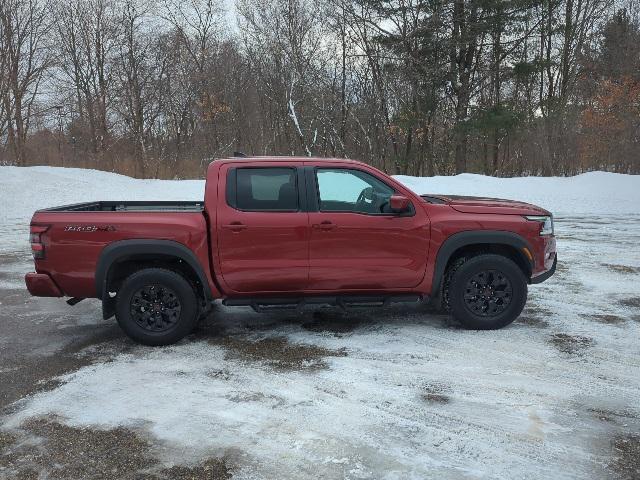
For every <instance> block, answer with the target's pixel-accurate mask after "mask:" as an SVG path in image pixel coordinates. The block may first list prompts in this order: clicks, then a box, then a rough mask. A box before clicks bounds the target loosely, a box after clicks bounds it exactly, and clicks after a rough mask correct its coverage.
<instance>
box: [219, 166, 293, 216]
mask: <svg viewBox="0 0 640 480" xmlns="http://www.w3.org/2000/svg"><path fill="white" fill-rule="evenodd" d="M234 174H235V177H236V178H235V186H236V192H235V198H234V199H232V201H233V200H235V205H232V206H234V207H236V208H238V209H240V210H249V211H265V210H266V211H269V210H275V211H295V210H298V186H297V183H296V170H295V169H294V168H276V167H274V168H238V169H236V170H235V172H234ZM232 177H233V175H231V176H230V180H231V179H232ZM231 181H233V180H231Z"/></svg>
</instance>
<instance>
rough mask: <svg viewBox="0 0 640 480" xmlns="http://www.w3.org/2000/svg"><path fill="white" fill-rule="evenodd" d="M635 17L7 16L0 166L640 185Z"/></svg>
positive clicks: (608, 4) (623, 7)
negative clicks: (357, 163) (593, 180)
mask: <svg viewBox="0 0 640 480" xmlns="http://www.w3.org/2000/svg"><path fill="white" fill-rule="evenodd" d="M639 3H640V2H639V0H627V1H614V0H237V3H236V4H235V6H234V8H233V9H232V10H233V11H232V12H228V11H225V8H224V7H225V5H227V4H225V3H223V1H222V0H192V1H189V2H184V1H180V0H86V1H84V0H0V164H5V165H64V166H79V167H90V168H98V169H103V170H111V171H117V172H122V173H126V174H130V175H136V176H140V177H165V178H166V177H169V178H173V177H178V178H186V177H200V176H201V175H202V174H203V171H204V167H205V166H206V164H207V163H208V162H209V161H210V160H211V159H212V158H216V157H221V156H228V155H231V154H232V153H233V152H234V151H242V152H245V153H247V154H256V155H272V154H278V155H291V154H297V155H317V156H336V157H350V158H355V159H361V160H364V161H366V162H368V163H370V164H372V165H375V166H377V167H379V168H382V169H384V170H386V171H387V172H390V173H396V174H410V175H434V174H452V173H459V172H465V171H471V172H481V173H486V174H489V175H501V176H510V175H568V174H574V173H579V172H583V171H588V170H609V171H616V172H625V173H640V18H639V17H640V15H639V11H640V6H639ZM227 6H228V5H227Z"/></svg>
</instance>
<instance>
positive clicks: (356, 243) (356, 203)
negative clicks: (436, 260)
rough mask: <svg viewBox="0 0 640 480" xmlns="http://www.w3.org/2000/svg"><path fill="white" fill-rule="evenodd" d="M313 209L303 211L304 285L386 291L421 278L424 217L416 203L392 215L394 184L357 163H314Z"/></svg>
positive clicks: (426, 221) (426, 226) (424, 251)
mask: <svg viewBox="0 0 640 480" xmlns="http://www.w3.org/2000/svg"><path fill="white" fill-rule="evenodd" d="M313 179H314V182H311V183H315V187H316V191H317V210H318V211H317V212H310V213H309V222H310V224H311V241H310V248H309V263H310V271H309V286H308V288H309V289H313V290H350V289H351V290H392V289H403V288H412V287H415V286H417V285H418V284H419V283H420V282H421V280H422V279H423V277H424V273H425V268H426V261H427V254H428V241H429V219H428V216H427V215H426V213H425V212H424V211H423V210H422V209H421V208H420V206H419V205H413V206H412V210H411V212H407V213H404V214H394V213H393V212H392V211H391V210H390V208H389V197H391V195H393V194H394V193H403V192H396V189H395V188H394V187H392V186H390V185H388V184H387V183H385V182H384V181H383V180H381V179H379V178H378V177H376V176H375V175H373V174H372V173H369V172H366V171H364V170H362V169H358V168H315V169H313Z"/></svg>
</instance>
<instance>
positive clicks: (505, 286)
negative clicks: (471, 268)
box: [464, 270, 513, 317]
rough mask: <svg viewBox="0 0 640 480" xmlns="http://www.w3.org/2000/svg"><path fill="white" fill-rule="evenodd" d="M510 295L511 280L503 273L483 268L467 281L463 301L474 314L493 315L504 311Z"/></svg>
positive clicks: (511, 290)
mask: <svg viewBox="0 0 640 480" xmlns="http://www.w3.org/2000/svg"><path fill="white" fill-rule="evenodd" d="M512 295H513V288H512V287H511V282H510V281H509V279H508V278H507V277H506V276H505V274H504V273H502V272H500V271H498V270H483V271H481V272H480V273H477V274H475V275H474V276H473V277H471V278H470V279H469V280H468V281H467V286H466V289H465V292H464V303H465V305H466V306H467V308H468V309H469V310H470V311H471V312H472V313H474V314H476V315H480V316H481V317H493V316H496V315H499V314H501V313H502V312H504V311H505V309H506V308H507V307H508V306H509V304H510V303H511V298H512Z"/></svg>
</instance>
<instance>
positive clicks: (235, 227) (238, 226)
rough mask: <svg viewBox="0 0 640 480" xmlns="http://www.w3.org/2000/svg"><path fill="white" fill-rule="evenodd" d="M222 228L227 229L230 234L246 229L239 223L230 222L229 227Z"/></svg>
mask: <svg viewBox="0 0 640 480" xmlns="http://www.w3.org/2000/svg"><path fill="white" fill-rule="evenodd" d="M222 228H228V229H229V230H231V231H232V232H239V231H241V230H244V229H246V228H248V227H247V226H246V225H245V224H244V223H240V222H231V223H230V224H229V225H223V226H222Z"/></svg>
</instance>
